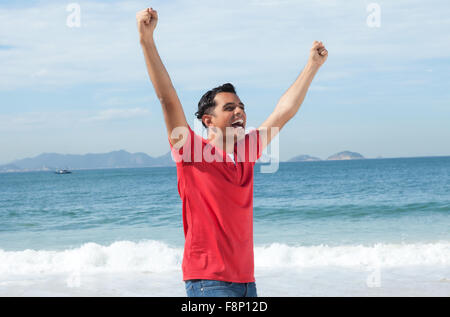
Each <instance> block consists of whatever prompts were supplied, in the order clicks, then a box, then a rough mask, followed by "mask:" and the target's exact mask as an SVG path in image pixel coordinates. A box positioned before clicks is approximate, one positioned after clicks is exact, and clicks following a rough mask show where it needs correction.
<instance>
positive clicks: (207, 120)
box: [202, 114, 213, 127]
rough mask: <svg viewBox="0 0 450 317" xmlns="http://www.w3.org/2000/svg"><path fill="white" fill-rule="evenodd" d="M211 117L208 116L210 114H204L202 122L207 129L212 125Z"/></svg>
mask: <svg viewBox="0 0 450 317" xmlns="http://www.w3.org/2000/svg"><path fill="white" fill-rule="evenodd" d="M212 117H213V116H212V115H210V114H204V115H203V117H202V121H203V123H204V124H205V125H206V126H207V127H209V126H210V125H211V124H212Z"/></svg>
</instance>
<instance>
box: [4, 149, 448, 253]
mask: <svg viewBox="0 0 450 317" xmlns="http://www.w3.org/2000/svg"><path fill="white" fill-rule="evenodd" d="M449 228H450V157H429V158H398V159H377V160H354V161H323V162H298V163H280V167H279V170H278V171H277V172H276V173H273V174H262V173H260V171H259V165H256V167H255V180H254V236H255V245H256V246H262V245H267V244H270V243H281V244H286V245H289V246H314V245H321V244H324V245H328V246H342V245H357V244H362V245H372V244H374V243H384V244H386V243H428V242H431V243H432V242H437V241H447V242H448V241H450V230H449ZM142 240H157V241H161V242H164V243H166V244H168V245H171V246H174V247H179V248H182V247H183V244H184V235H183V229H182V216H181V200H180V198H179V196H178V192H177V186H176V168H174V167H161V168H140V169H111V170H83V171H74V173H73V174H68V175H56V174H53V173H51V172H29V173H10V174H0V249H3V250H5V251H20V250H25V249H36V250H42V249H45V250H64V249H69V248H75V247H79V246H81V245H82V244H84V243H87V242H95V243H98V244H101V245H107V244H111V243H113V242H114V241H133V242H139V241H142Z"/></svg>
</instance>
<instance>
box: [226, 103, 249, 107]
mask: <svg viewBox="0 0 450 317" xmlns="http://www.w3.org/2000/svg"><path fill="white" fill-rule="evenodd" d="M234 105H235V103H234V102H228V103H226V104H224V105H223V107H224V108H225V107H227V106H234ZM239 105H240V106H244V104H243V103H242V102H240V103H239ZM244 107H245V106H244Z"/></svg>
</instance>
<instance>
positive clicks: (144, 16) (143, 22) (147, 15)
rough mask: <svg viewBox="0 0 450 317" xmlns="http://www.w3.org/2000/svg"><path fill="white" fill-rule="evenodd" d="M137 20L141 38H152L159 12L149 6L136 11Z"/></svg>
mask: <svg viewBox="0 0 450 317" xmlns="http://www.w3.org/2000/svg"><path fill="white" fill-rule="evenodd" d="M136 20H137V26H138V30H139V36H140V38H141V40H146V39H151V37H152V36H153V31H154V30H155V28H156V24H157V23H158V12H156V11H155V10H153V8H147V9H145V10H142V11H139V12H138V13H136Z"/></svg>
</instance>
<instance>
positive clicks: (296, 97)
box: [258, 41, 328, 149]
mask: <svg viewBox="0 0 450 317" xmlns="http://www.w3.org/2000/svg"><path fill="white" fill-rule="evenodd" d="M327 57H328V51H327V50H326V49H325V47H324V46H323V44H322V42H318V41H314V43H313V45H312V48H311V50H310V55H309V58H308V62H307V64H306V66H305V68H304V69H303V71H302V72H301V73H300V75H299V76H298V77H297V79H296V80H295V82H294V83H293V84H292V85H291V86H290V87H289V89H288V90H287V91H286V92H285V93H284V94H283V96H281V98H280V100H279V101H278V103H277V105H276V107H275V110H274V111H273V112H272V113H271V114H270V116H269V117H268V118H267V119H266V121H264V123H263V124H261V126H260V127H259V128H258V130H259V131H260V135H261V142H262V143H261V145H262V149H264V148H265V147H266V146H267V145H268V144H269V143H270V141H272V139H273V138H274V137H275V136H276V135H277V134H278V132H279V131H280V130H281V128H282V127H283V126H284V125H285V124H286V123H287V122H288V121H289V120H290V119H291V118H292V117H293V116H294V115H295V114H296V113H297V111H298V109H300V106H301V104H302V103H303V100H304V99H305V96H306V92H307V91H308V89H309V86H310V85H311V82H312V80H313V78H314V76H315V75H316V73H317V71H318V70H319V68H320V67H321V66H322V65H323V63H325V61H326V59H327Z"/></svg>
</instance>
